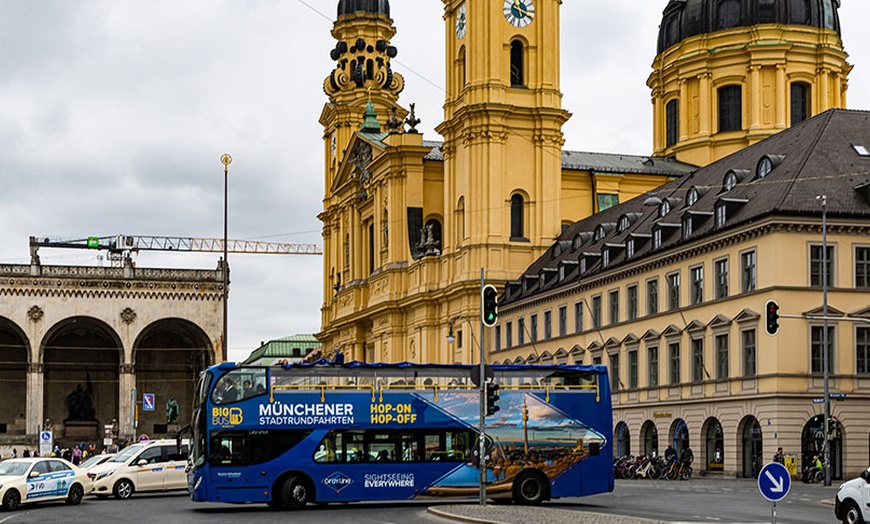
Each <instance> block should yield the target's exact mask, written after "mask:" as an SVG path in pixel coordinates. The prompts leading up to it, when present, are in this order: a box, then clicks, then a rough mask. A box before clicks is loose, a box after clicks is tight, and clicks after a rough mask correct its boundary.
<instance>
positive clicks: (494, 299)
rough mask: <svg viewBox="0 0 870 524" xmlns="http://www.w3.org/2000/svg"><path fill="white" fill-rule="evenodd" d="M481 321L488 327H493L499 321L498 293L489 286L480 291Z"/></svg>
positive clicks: (493, 287)
mask: <svg viewBox="0 0 870 524" xmlns="http://www.w3.org/2000/svg"><path fill="white" fill-rule="evenodd" d="M480 319H481V321H483V325H484V326H486V327H492V326H494V325H495V323H496V321H497V320H498V291H496V290H495V286H493V285H490V284H487V285H485V286H483V289H482V290H481V291H480Z"/></svg>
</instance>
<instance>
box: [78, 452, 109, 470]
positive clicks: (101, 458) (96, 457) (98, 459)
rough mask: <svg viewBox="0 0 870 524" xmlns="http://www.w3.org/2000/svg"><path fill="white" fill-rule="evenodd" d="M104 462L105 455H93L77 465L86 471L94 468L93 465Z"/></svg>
mask: <svg viewBox="0 0 870 524" xmlns="http://www.w3.org/2000/svg"><path fill="white" fill-rule="evenodd" d="M104 460H106V456H105V455H94V456H93V457H91V458H89V459H88V460H86V461H84V462H82V463H81V464H79V467H80V468H85V469H87V468H89V467H91V466H95V465H97V464H99V463H100V462H102V461H104Z"/></svg>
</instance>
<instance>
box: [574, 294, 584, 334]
mask: <svg viewBox="0 0 870 524" xmlns="http://www.w3.org/2000/svg"><path fill="white" fill-rule="evenodd" d="M582 332H583V301H582V300H581V301H580V302H574V333H582Z"/></svg>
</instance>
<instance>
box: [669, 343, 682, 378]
mask: <svg viewBox="0 0 870 524" xmlns="http://www.w3.org/2000/svg"><path fill="white" fill-rule="evenodd" d="M668 358H669V359H670V372H671V384H679V383H680V343H679V342H672V343H670V344H668Z"/></svg>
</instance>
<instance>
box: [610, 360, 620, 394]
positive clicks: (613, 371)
mask: <svg viewBox="0 0 870 524" xmlns="http://www.w3.org/2000/svg"><path fill="white" fill-rule="evenodd" d="M608 356H609V358H610V389H611V390H613V391H619V389H620V387H619V386H620V385H621V382H620V381H619V353H613V354H611V355H608Z"/></svg>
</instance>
